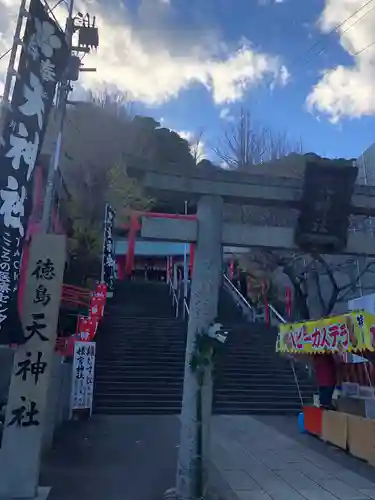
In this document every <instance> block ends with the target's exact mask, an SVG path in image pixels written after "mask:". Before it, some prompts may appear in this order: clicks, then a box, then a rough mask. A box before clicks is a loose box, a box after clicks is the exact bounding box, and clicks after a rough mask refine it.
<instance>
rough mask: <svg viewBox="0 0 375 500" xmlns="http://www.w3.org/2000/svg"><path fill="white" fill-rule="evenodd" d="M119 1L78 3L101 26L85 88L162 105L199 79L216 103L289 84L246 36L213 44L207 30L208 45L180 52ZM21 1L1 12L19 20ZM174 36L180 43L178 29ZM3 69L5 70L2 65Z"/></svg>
mask: <svg viewBox="0 0 375 500" xmlns="http://www.w3.org/2000/svg"><path fill="white" fill-rule="evenodd" d="M116 1H117V2H118V4H116V5H113V4H110V3H109V2H108V4H106V6H105V8H104V7H103V4H102V5H100V3H99V1H98V0H78V2H77V8H78V9H80V10H81V11H82V12H86V8H85V5H86V4H87V6H88V7H87V10H88V11H89V12H90V14H91V15H96V18H97V25H98V26H99V28H100V47H99V49H98V52H97V53H93V54H90V55H89V56H87V57H86V59H85V63H86V65H87V66H88V67H96V68H97V72H96V73H82V75H81V85H82V86H83V87H84V88H85V89H88V88H91V89H92V88H98V87H101V86H109V87H110V86H114V87H117V88H118V89H119V90H121V91H124V92H127V93H128V95H129V97H130V98H131V99H133V100H137V101H142V102H144V103H146V104H149V105H158V104H161V103H163V102H166V101H169V100H171V99H173V98H176V97H177V96H178V95H179V93H180V92H181V91H182V90H184V89H187V88H189V87H190V86H191V85H193V84H199V85H201V86H203V87H205V88H206V89H207V90H208V91H209V92H210V93H211V95H212V98H213V100H214V102H215V103H217V104H222V103H229V102H233V101H236V100H239V99H241V98H242V97H243V95H244V93H245V92H246V91H247V90H248V89H250V88H251V87H253V86H255V85H257V84H259V83H260V82H261V81H262V80H263V79H264V78H270V79H271V80H272V79H273V80H274V82H277V84H279V85H284V84H285V83H286V79H285V75H286V74H287V70H286V68H284V67H283V65H282V64H281V62H280V60H279V59H278V58H277V57H275V56H272V55H269V54H265V53H260V52H258V51H256V50H255V49H254V48H253V47H252V46H251V44H250V43H249V42H246V41H242V42H241V45H240V46H239V47H238V48H237V50H232V48H230V47H227V46H225V44H223V43H222V41H220V40H217V41H216V42H217V43H216V44H215V46H214V44H213V43H212V39H210V37H209V35H208V36H207V37H206V38H207V40H209V42H207V43H206V44H204V42H203V41H202V42H200V43H201V44H200V45H197V44H195V45H194V40H192V41H191V43H189V44H185V47H183V50H182V49H181V47H179V52H178V53H176V50H175V48H174V47H173V44H171V43H170V42H169V43H168V44H167V43H165V42H164V43H163V39H162V35H160V33H161V31H159V32H155V35H154V37H153V39H151V40H150V34H148V38H146V37H142V30H141V29H140V30H137V31H135V30H134V29H133V28H132V26H131V24H130V22H129V18H128V16H127V12H126V9H125V7H124V6H123V4H122V3H121V2H120V1H119V0H116ZM5 2H6V3H5ZM145 3H146V2H145ZM18 4H19V0H0V13H1V12H3V11H5V12H6V14H7V16H9V15H10V16H11V17H12V19H15V17H16V11H17V7H18ZM154 5H155V4H154ZM163 10H165V9H163ZM168 10H169V9H168ZM58 14H59V15H61V12H59V13H58ZM0 26H1V25H0ZM0 31H1V30H0ZM3 31H5V30H3ZM11 31H12V30H11V29H8V28H7V29H6V31H5V32H4V34H3V38H4V40H2V38H0V43H2V48H5V47H7V46H8V44H10V43H11ZM165 32H166V31H165ZM176 37H177V38H176V46H177V45H178V42H179V40H178V35H177V34H176ZM1 69H2V70H3V71H4V66H3V67H1V68H0V70H1Z"/></svg>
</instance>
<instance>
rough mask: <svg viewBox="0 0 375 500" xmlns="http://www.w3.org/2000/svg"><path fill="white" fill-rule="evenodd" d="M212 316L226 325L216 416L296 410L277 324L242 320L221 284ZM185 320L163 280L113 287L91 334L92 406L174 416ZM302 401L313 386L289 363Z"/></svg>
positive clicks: (179, 394)
mask: <svg viewBox="0 0 375 500" xmlns="http://www.w3.org/2000/svg"><path fill="white" fill-rule="evenodd" d="M219 320H220V322H222V323H223V324H224V326H225V328H226V329H227V330H228V331H229V336H228V340H227V344H226V346H225V348H224V353H223V355H222V357H221V359H220V361H219V363H218V368H217V370H216V373H215V388H214V407H213V412H214V413H216V414H287V413H292V414H296V413H297V412H299V411H300V409H301V401H300V398H299V394H298V389H297V386H296V383H295V379H294V375H293V371H292V368H291V365H290V362H289V361H288V360H285V359H283V358H282V357H280V356H279V355H277V354H276V353H275V342H276V335H277V330H276V329H275V328H267V327H266V325H264V324H261V323H249V322H248V320H246V319H245V318H244V317H243V316H242V315H241V313H240V312H239V309H238V307H236V305H235V303H234V301H233V299H232V297H231V296H230V295H229V294H228V293H227V292H226V291H225V290H224V289H222V290H221V291H220V299H219ZM185 340H186V323H184V322H183V321H182V320H179V319H176V318H175V313H174V310H173V308H172V300H171V297H170V295H169V293H168V287H167V285H165V284H163V283H150V282H149V283H144V282H127V283H120V284H118V285H117V290H116V293H115V297H114V299H112V302H110V304H109V306H108V307H107V310H106V313H105V317H104V319H103V322H102V324H101V326H100V331H99V332H98V337H97V360H96V377H95V395H94V412H95V413H106V414H133V415H135V414H143V415H147V414H177V413H179V412H180V409H181V400H182V384H183V373H184V356H185ZM297 374H298V380H299V383H300V388H301V392H302V395H303V397H304V399H305V400H311V399H312V394H313V387H312V385H311V383H310V381H309V379H308V376H307V373H306V371H305V370H304V369H301V368H297Z"/></svg>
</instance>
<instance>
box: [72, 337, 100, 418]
mask: <svg viewBox="0 0 375 500" xmlns="http://www.w3.org/2000/svg"><path fill="white" fill-rule="evenodd" d="M95 353H96V343H95V342H75V344H74V358H73V382H72V394H71V412H74V410H87V409H88V410H89V411H90V415H91V413H92V400H93V394H94V369H95Z"/></svg>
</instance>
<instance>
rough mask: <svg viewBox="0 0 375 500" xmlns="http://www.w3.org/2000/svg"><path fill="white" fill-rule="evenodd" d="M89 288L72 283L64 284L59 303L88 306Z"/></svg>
mask: <svg viewBox="0 0 375 500" xmlns="http://www.w3.org/2000/svg"><path fill="white" fill-rule="evenodd" d="M90 299H91V290H89V289H87V288H82V287H79V286H74V285H67V284H64V285H63V287H62V293H61V303H62V304H64V305H71V306H76V307H88V306H89V305H90Z"/></svg>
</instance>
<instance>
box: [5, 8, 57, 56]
mask: <svg viewBox="0 0 375 500" xmlns="http://www.w3.org/2000/svg"><path fill="white" fill-rule="evenodd" d="M44 3H45V5H46V7H47V9H48V11H49V12H50V14H51V16H52V17H53V19H54V21H55V22H56V24H57V25H58V26H59V28H60V29H61V31H64V30H63V29H62V27H61V26H60V23H59V22H58V20H57V19H56V16H55V15H54V13H53V11H54V10H55V9H56V7H58V6H59V5H60V4H62V3H66V1H65V0H59V1H58V2H57V3H56V4H55V5H54V6H53V7H52V8H51V7H50V6H49V5H48V2H47V0H44ZM11 51H12V47H10V48H9V49H8V50H7V51H6V52H4V53H3V54H1V55H0V61H1V60H2V59H4V57H6V56H7V55H8V54H9V53H10V52H11Z"/></svg>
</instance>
